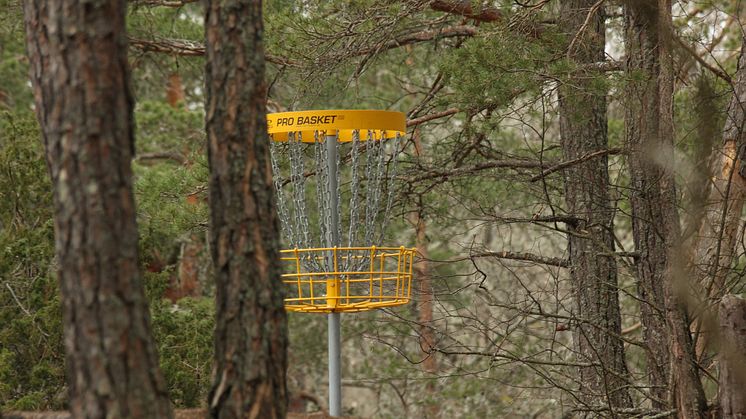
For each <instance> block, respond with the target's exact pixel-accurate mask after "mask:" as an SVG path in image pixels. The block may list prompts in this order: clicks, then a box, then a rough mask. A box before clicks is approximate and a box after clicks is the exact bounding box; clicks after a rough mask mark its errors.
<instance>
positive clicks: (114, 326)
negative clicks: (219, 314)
mask: <svg viewBox="0 0 746 419" xmlns="http://www.w3.org/2000/svg"><path fill="white" fill-rule="evenodd" d="M23 6H24V17H25V24H26V39H27V52H28V56H29V62H30V64H31V81H32V85H33V90H34V96H35V103H36V112H37V116H38V118H39V122H40V124H41V127H42V133H43V139H44V146H45V150H46V161H47V166H48V169H49V173H50V176H51V178H52V185H53V188H54V224H55V252H56V256H57V260H58V271H57V274H58V277H59V282H60V290H61V294H62V311H63V321H64V339H65V350H66V354H65V361H66V367H67V375H68V386H69V398H70V411H71V415H72V417H75V418H104V417H106V418H145V417H147V418H168V417H172V415H173V413H172V411H171V405H170V402H169V399H168V394H167V392H166V385H165V382H164V380H163V378H162V376H161V374H160V372H159V369H158V358H157V355H156V351H155V346H154V344H153V340H152V337H151V333H150V320H149V314H148V308H147V301H146V299H145V297H144V294H143V288H142V280H141V274H140V272H139V268H138V251H137V249H138V247H137V224H136V221H135V203H134V197H133V193H132V171H131V167H130V162H131V160H132V157H133V154H134V138H133V131H134V130H133V115H132V107H133V99H132V95H131V92H130V88H129V70H128V66H127V37H126V34H125V14H126V2H124V1H103V0H90V1H86V2H80V1H75V0H62V1H55V2H47V1H42V0H33V1H32V0H29V1H24V2H23Z"/></svg>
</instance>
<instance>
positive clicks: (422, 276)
mask: <svg viewBox="0 0 746 419" xmlns="http://www.w3.org/2000/svg"><path fill="white" fill-rule="evenodd" d="M413 137H414V147H415V157H417V159H418V160H419V159H421V158H422V137H421V136H420V131H419V129H417V130H416V131H415V133H414V136H413ZM423 212H424V205H423V202H422V196H419V197H418V205H417V210H416V211H414V212H413V213H412V224H414V227H415V234H416V244H415V245H416V247H417V253H418V255H419V257H420V260H419V261H418V262H417V263H415V264H414V275H415V278H417V283H419V285H420V302H419V304H418V305H417V315H418V321H419V324H420V339H421V340H420V346H421V347H422V349H423V350H424V351H426V352H427V357H426V358H425V360H424V361H422V371H423V372H425V373H426V374H427V375H428V377H427V378H428V381H427V384H426V385H425V391H426V392H427V397H428V399H429V403H427V405H426V407H425V413H426V416H425V418H426V419H434V418H439V417H440V402H439V400H438V395H437V390H436V387H435V378H436V376H437V374H438V360H437V358H436V357H435V354H436V353H437V351H436V347H435V345H436V342H435V333H434V332H433V331H434V326H433V300H434V298H435V295H434V293H433V284H432V280H431V277H430V266H429V263H428V260H427V259H428V251H427V224H426V221H425V218H424V216H423Z"/></svg>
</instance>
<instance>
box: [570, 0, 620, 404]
mask: <svg viewBox="0 0 746 419" xmlns="http://www.w3.org/2000/svg"><path fill="white" fill-rule="evenodd" d="M596 3H597V2H596V0H566V1H563V2H562V9H561V18H560V22H562V29H563V32H564V33H565V34H566V35H567V36H568V38H569V39H571V40H572V41H571V49H570V50H569V51H568V55H569V56H570V57H571V58H572V59H573V60H574V61H576V62H577V63H578V64H579V66H580V67H590V66H584V65H583V64H592V63H595V62H600V61H603V60H604V46H605V40H606V37H605V26H606V25H605V18H606V17H605V14H604V9H603V7H595V8H594V5H595V4H596ZM586 22H587V23H586ZM584 24H585V25H586V27H583V26H584ZM599 77H603V75H602V74H599V73H593V72H582V71H578V72H576V73H574V74H573V75H572V76H571V78H570V79H569V80H568V81H567V82H566V83H564V84H563V85H562V86H561V87H560V89H559V104H560V108H559V109H560V136H561V140H562V149H563V153H564V157H565V160H574V159H577V158H579V157H581V156H583V155H586V154H589V153H593V152H597V151H600V150H606V149H607V148H608V137H607V128H606V127H607V120H606V91H605V90H604V89H603V88H599V87H598V86H599V82H598V78H599ZM607 160H608V159H607V156H602V157H598V158H594V159H591V160H588V161H586V162H583V163H581V164H577V165H574V166H571V167H569V168H568V169H566V170H565V171H564V174H565V202H566V206H567V211H568V214H569V215H571V216H573V217H577V219H578V222H577V223H575V224H570V225H568V228H569V230H570V234H569V235H568V241H569V249H570V275H571V278H572V281H573V294H574V296H575V306H576V310H577V311H576V316H577V317H578V319H579V320H578V322H577V323H576V325H575V329H574V331H573V332H574V333H573V337H574V341H575V348H576V350H577V352H578V357H579V358H580V361H582V362H584V363H585V362H587V363H590V364H592V366H590V367H582V368H580V377H579V381H580V396H581V397H580V399H581V401H582V402H583V403H584V404H585V406H581V408H586V409H592V410H595V413H593V415H598V414H599V413H598V410H597V409H607V408H608V409H610V410H611V412H612V414H613V412H614V411H615V410H616V409H617V408H630V407H632V399H631V398H630V394H629V391H628V385H629V381H628V379H629V373H628V371H627V366H626V364H625V357H624V343H623V341H622V339H621V315H620V313H619V296H618V289H617V268H616V261H615V260H614V258H612V257H609V256H604V255H609V254H613V253H614V247H615V246H614V236H613V229H614V225H613V220H614V212H615V210H614V205H613V204H612V202H611V199H610V197H609V172H608V161H607Z"/></svg>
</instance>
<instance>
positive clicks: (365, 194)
mask: <svg viewBox="0 0 746 419" xmlns="http://www.w3.org/2000/svg"><path fill="white" fill-rule="evenodd" d="M267 126H268V132H269V135H270V136H271V138H272V140H273V141H272V171H273V176H274V184H275V190H276V193H277V212H278V214H279V216H280V222H281V226H282V233H283V238H284V243H285V244H286V245H287V247H286V250H282V251H281V260H282V263H283V269H284V271H283V272H284V273H283V275H282V280H283V282H284V283H285V285H286V287H287V288H286V296H287V298H285V308H286V309H287V310H289V311H296V312H308V313H328V314H329V413H330V414H331V415H332V416H338V415H340V414H341V393H340V387H341V381H340V365H339V363H340V340H339V329H340V317H339V314H340V313H344V312H359V311H366V310H373V309H377V308H383V307H392V306H398V305H402V304H406V303H408V302H409V300H410V291H411V285H412V263H413V259H414V253H415V249H410V248H405V247H404V246H398V247H396V246H394V247H386V246H383V236H384V232H385V229H386V224H387V222H388V220H389V213H390V212H391V205H392V200H393V186H394V180H395V178H396V169H397V150H398V149H399V147H400V145H401V138H402V137H403V135H404V134H405V132H406V119H405V117H404V114H402V113H399V112H389V111H370V110H324V111H301V112H283V113H274V114H269V115H267ZM314 206H315V207H316V210H317V211H315V212H312V211H310V209H311V208H313V207H314Z"/></svg>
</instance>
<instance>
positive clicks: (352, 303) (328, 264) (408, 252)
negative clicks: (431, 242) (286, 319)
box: [281, 246, 415, 313]
mask: <svg viewBox="0 0 746 419" xmlns="http://www.w3.org/2000/svg"><path fill="white" fill-rule="evenodd" d="M414 254H415V249H408V248H405V247H403V246H402V247H398V248H397V247H376V246H371V247H326V248H314V249H289V250H282V251H281V255H282V257H281V260H282V264H283V269H284V272H286V273H284V274H283V275H282V280H283V282H284V283H285V284H286V286H287V289H286V293H287V294H286V296H287V298H285V308H286V309H287V310H288V311H299V312H307V313H309V312H310V313H332V312H335V313H336V312H357V311H366V310H373V309H377V308H382V307H392V306H398V305H403V304H407V303H408V302H409V299H410V294H411V287H412V263H413V260H414ZM311 266H315V267H316V268H312V267H311ZM319 266H320V267H322V269H320V270H319V269H318V267H319Z"/></svg>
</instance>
